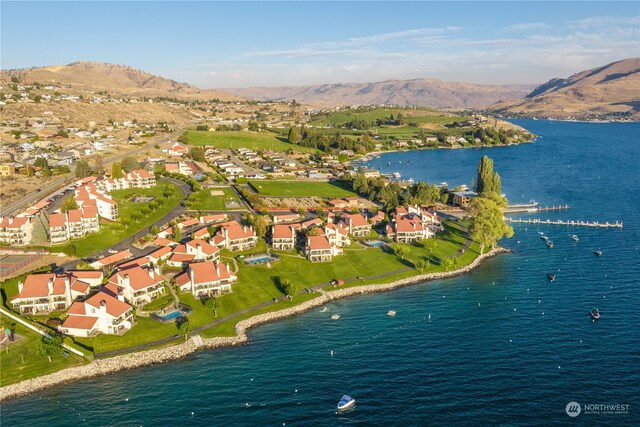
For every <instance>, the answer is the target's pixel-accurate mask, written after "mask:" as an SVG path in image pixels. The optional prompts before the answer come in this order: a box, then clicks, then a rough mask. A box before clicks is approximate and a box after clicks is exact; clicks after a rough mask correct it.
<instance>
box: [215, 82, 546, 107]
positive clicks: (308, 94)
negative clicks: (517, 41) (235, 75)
mask: <svg viewBox="0 0 640 427" xmlns="http://www.w3.org/2000/svg"><path fill="white" fill-rule="evenodd" d="M533 87H534V86H533V85H507V86H495V85H480V84H473V83H458V82H447V81H442V80H434V79H415V80H387V81H384V82H377V83H344V84H324V85H315V86H284V87H250V88H238V89H225V91H227V92H231V93H234V94H236V95H240V96H243V97H245V98H250V99H257V100H274V101H279V100H293V99H295V100H296V101H299V102H304V103H313V104H318V105H326V106H329V105H354V104H358V105H379V104H388V105H389V104H393V105H402V106H421V107H434V108H485V107H487V106H489V105H492V104H494V103H496V102H498V101H501V100H505V99H513V98H522V97H524V96H525V95H526V94H528V93H529V92H530V91H531V89H533Z"/></svg>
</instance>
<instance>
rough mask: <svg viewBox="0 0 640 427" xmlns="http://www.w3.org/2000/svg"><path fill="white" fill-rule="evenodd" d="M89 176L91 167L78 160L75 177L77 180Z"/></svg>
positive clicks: (85, 162)
mask: <svg viewBox="0 0 640 427" xmlns="http://www.w3.org/2000/svg"><path fill="white" fill-rule="evenodd" d="M89 175H91V167H89V163H87V161H86V160H78V161H77V162H76V177H77V178H86V177H88V176H89Z"/></svg>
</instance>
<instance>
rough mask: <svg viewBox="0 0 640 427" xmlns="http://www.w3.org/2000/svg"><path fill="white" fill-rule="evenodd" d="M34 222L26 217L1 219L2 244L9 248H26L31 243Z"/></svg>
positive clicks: (0, 234)
mask: <svg viewBox="0 0 640 427" xmlns="http://www.w3.org/2000/svg"><path fill="white" fill-rule="evenodd" d="M32 231H33V221H32V220H31V219H29V218H27V217H25V216H20V215H18V216H16V217H13V216H2V217H0V243H1V244H3V245H9V246H24V245H28V244H29V243H31V237H32Z"/></svg>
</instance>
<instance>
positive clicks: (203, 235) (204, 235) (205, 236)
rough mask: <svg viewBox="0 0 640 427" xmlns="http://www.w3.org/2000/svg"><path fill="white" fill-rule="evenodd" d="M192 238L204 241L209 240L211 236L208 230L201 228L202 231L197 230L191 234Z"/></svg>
mask: <svg viewBox="0 0 640 427" xmlns="http://www.w3.org/2000/svg"><path fill="white" fill-rule="evenodd" d="M191 236H192V237H193V238H194V239H202V240H209V238H210V237H211V236H209V230H207V229H206V228H201V229H200V230H196V231H194V232H193V233H191Z"/></svg>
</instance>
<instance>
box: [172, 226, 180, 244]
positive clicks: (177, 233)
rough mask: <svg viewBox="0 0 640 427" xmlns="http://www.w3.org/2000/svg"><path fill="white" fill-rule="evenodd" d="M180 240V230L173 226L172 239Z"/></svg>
mask: <svg viewBox="0 0 640 427" xmlns="http://www.w3.org/2000/svg"><path fill="white" fill-rule="evenodd" d="M180 240H182V231H180V229H179V228H178V227H177V226H174V227H173V241H174V242H178V243H179V242H180Z"/></svg>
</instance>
